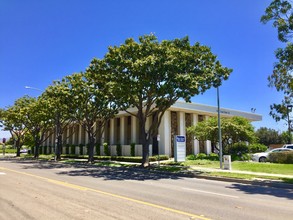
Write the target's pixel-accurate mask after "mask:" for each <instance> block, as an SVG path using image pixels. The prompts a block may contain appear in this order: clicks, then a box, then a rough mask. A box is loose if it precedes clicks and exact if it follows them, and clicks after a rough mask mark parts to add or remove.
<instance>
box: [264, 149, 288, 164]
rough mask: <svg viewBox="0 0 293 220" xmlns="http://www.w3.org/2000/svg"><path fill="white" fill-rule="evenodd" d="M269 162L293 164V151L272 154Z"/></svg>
mask: <svg viewBox="0 0 293 220" xmlns="http://www.w3.org/2000/svg"><path fill="white" fill-rule="evenodd" d="M268 161H269V162H271V163H283V164H293V151H286V152H276V153H270V155H269V159H268Z"/></svg>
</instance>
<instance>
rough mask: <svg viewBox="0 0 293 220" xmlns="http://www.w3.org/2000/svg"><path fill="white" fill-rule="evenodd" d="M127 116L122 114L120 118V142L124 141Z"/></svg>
mask: <svg viewBox="0 0 293 220" xmlns="http://www.w3.org/2000/svg"><path fill="white" fill-rule="evenodd" d="M126 120H127V117H125V116H123V117H121V118H120V144H125V143H126V129H125V128H126V124H127V121H126Z"/></svg>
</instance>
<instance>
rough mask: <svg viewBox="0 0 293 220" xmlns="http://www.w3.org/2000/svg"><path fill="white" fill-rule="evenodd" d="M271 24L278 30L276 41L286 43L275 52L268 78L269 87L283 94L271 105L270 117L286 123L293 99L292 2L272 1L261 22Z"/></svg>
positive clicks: (283, 0)
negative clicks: (277, 102) (288, 108)
mask: <svg viewBox="0 0 293 220" xmlns="http://www.w3.org/2000/svg"><path fill="white" fill-rule="evenodd" d="M269 21H272V22H273V26H274V27H275V28H277V30H278V39H279V40H280V41H281V42H284V43H286V46H285V47H284V48H278V49H277V50H276V52H275V54H276V58H277V60H278V62H276V63H275V64H274V69H273V73H272V74H271V75H270V76H269V78H268V79H269V86H271V87H275V88H276V89H277V91H280V92H283V93H284V99H283V100H282V103H280V104H272V105H271V107H270V108H271V111H270V115H271V116H272V117H273V118H274V119H275V120H276V121H280V120H285V121H287V114H288V113H287V106H288V105H291V103H292V98H293V78H292V70H293V44H292V37H293V9H292V2H291V1H287V0H274V1H272V2H271V4H270V5H269V6H268V7H267V8H266V11H265V14H264V15H263V16H262V17H261V22H263V23H267V22H269Z"/></svg>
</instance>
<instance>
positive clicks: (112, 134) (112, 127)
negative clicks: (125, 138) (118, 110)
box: [110, 118, 115, 145]
mask: <svg viewBox="0 0 293 220" xmlns="http://www.w3.org/2000/svg"><path fill="white" fill-rule="evenodd" d="M114 142H115V119H114V118H111V119H110V145H113V144H114Z"/></svg>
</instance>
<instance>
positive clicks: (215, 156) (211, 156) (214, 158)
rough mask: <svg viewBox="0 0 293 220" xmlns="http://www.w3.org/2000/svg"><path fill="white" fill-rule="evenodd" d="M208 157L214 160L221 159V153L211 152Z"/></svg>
mask: <svg viewBox="0 0 293 220" xmlns="http://www.w3.org/2000/svg"><path fill="white" fill-rule="evenodd" d="M207 159H209V160H212V161H217V160H219V155H218V154H215V153H211V154H210V155H209V156H208V157H207Z"/></svg>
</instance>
